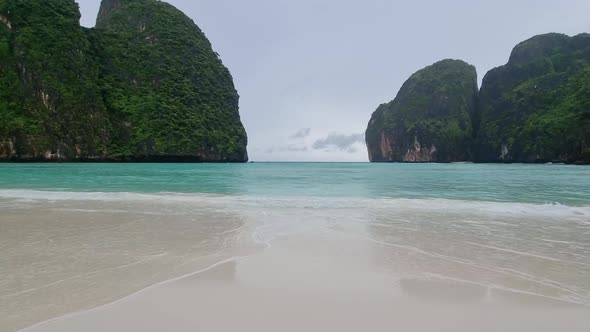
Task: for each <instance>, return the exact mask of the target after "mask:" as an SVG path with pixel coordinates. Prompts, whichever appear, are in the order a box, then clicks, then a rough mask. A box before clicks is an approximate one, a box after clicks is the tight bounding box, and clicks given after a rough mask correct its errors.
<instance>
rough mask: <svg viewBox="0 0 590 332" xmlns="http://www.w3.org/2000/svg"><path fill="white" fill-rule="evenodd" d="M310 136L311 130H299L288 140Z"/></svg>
mask: <svg viewBox="0 0 590 332" xmlns="http://www.w3.org/2000/svg"><path fill="white" fill-rule="evenodd" d="M309 134H311V128H301V129H299V130H298V131H297V132H296V133H295V134H293V135H291V136H289V138H290V139H301V138H306V137H307V136H309Z"/></svg>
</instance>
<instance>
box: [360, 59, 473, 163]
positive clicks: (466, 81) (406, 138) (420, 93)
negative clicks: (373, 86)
mask: <svg viewBox="0 0 590 332" xmlns="http://www.w3.org/2000/svg"><path fill="white" fill-rule="evenodd" d="M476 102H477V73H476V70H475V68H474V67H473V66H471V65H469V64H467V63H465V62H463V61H460V60H443V61H440V62H437V63H435V64H434V65H432V66H429V67H426V68H424V69H422V70H420V71H418V72H417V73H415V74H414V75H412V76H411V77H410V79H409V80H408V81H406V82H405V83H404V85H403V86H402V88H401V90H400V91H399V93H398V95H397V97H396V98H395V99H394V100H393V101H392V102H390V103H389V104H383V105H381V106H379V108H378V109H377V111H376V112H375V113H374V114H373V117H372V118H371V121H370V122H369V127H368V129H367V133H366V140H367V147H368V150H369V158H370V160H371V161H374V162H453V161H466V160H468V159H469V158H470V150H469V148H470V142H471V139H472V134H473V133H472V127H473V126H472V123H471V117H472V114H473V113H474V112H475V107H476Z"/></svg>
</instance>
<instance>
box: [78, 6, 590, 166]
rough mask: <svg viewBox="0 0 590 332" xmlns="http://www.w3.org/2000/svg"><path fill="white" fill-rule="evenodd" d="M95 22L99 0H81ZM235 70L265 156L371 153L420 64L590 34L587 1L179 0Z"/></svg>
mask: <svg viewBox="0 0 590 332" xmlns="http://www.w3.org/2000/svg"><path fill="white" fill-rule="evenodd" d="M78 2H79V3H80V7H81V10H82V24H83V25H85V26H94V21H95V17H96V13H97V12H98V7H99V5H100V0H79V1H78ZM168 2H170V3H172V4H173V5H175V6H177V7H178V8H179V9H181V10H183V11H184V12H185V13H186V14H187V15H189V16H190V17H191V18H193V19H194V20H195V22H196V23H197V24H198V25H199V26H200V27H201V29H202V30H203V31H204V32H205V34H206V35H207V37H208V38H209V39H210V40H211V42H212V44H213V47H214V49H215V51H217V52H218V53H219V54H221V57H222V59H223V62H224V63H225V64H226V66H228V67H229V69H230V71H231V72H232V75H233V77H234V81H235V83H236V87H237V89H238V92H239V93H240V96H241V99H240V113H241V115H242V120H243V122H244V125H245V126H246V130H247V131H248V136H249V138H250V144H249V146H248V150H249V152H250V157H251V159H252V160H255V161H367V151H366V148H365V146H364V134H363V133H364V130H365V129H366V126H367V123H368V121H369V118H370V116H371V114H372V112H373V111H374V110H375V109H376V107H377V106H378V105H379V104H381V103H384V102H388V101H390V100H391V99H393V98H394V97H395V95H396V93H397V91H398V90H399V88H400V87H401V85H402V83H403V82H404V81H405V80H406V79H407V78H408V77H409V75H411V74H412V73H413V72H415V71H416V70H418V69H420V68H422V67H424V66H427V65H429V64H431V63H433V62H436V61H438V60H441V59H444V58H457V59H463V60H465V61H467V62H469V63H471V64H473V65H475V66H476V67H477V69H478V73H479V76H480V79H481V77H482V76H483V75H484V74H485V72H486V71H487V70H489V69H491V68H493V67H496V66H498V65H502V64H504V63H505V62H506V61H507V59H508V56H509V54H510V51H511V49H512V47H514V45H516V44H517V43H518V42H520V41H522V40H525V39H527V38H529V37H531V36H533V35H536V34H540V33H546V32H562V33H566V34H569V35H573V34H577V33H580V32H590V19H589V13H590V1H588V0H560V1H557V0H518V1H517V0H493V1H492V0H490V1H478V0H445V1H441V0H413V1H410V0H407V1H395V0H363V1H360V0H356V1H352V0H296V1H294V0H250V1H242V0H191V1H189V0H169V1H168Z"/></svg>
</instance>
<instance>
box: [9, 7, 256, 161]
mask: <svg viewBox="0 0 590 332" xmlns="http://www.w3.org/2000/svg"><path fill="white" fill-rule="evenodd" d="M79 20H80V13H79V9H78V6H77V4H76V2H75V1H74V0H52V1H42V0H28V1H19V0H0V160H15V161H53V160H59V161H228V162H243V161H246V160H247V158H248V156H247V152H246V145H247V136H246V132H245V130H244V127H243V125H242V123H241V121H240V115H239V111H238V99H239V97H238V94H237V92H236V90H235V88H234V85H233V80H232V77H231V75H230V73H229V71H228V70H227V68H225V66H224V65H223V63H222V62H221V60H220V59H219V57H218V55H217V54H216V53H215V52H214V51H213V50H212V48H211V44H210V43H209V41H208V40H207V38H206V37H205V35H204V34H203V32H202V31H201V30H200V29H199V28H198V27H197V26H196V25H195V24H194V22H193V21H192V20H191V19H190V18H188V17H187V16H186V15H184V14H183V13H182V12H180V11H179V10H177V9H176V8H174V7H173V6H171V5H169V4H167V3H165V2H161V1H157V0H104V1H103V2H102V4H101V8H100V12H99V15H98V18H97V24H98V26H97V28H94V29H85V28H82V27H81V26H80V24H79Z"/></svg>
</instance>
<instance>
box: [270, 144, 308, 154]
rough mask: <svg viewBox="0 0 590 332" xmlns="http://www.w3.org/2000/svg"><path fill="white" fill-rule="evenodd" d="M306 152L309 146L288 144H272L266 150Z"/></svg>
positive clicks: (273, 151)
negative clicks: (272, 145)
mask: <svg viewBox="0 0 590 332" xmlns="http://www.w3.org/2000/svg"><path fill="white" fill-rule="evenodd" d="M287 151H288V152H307V151H309V148H308V147H307V146H300V145H288V146H274V147H272V148H269V149H267V150H266V153H275V152H287Z"/></svg>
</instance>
